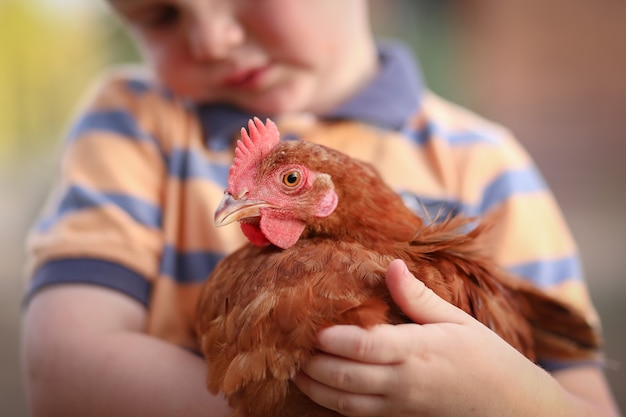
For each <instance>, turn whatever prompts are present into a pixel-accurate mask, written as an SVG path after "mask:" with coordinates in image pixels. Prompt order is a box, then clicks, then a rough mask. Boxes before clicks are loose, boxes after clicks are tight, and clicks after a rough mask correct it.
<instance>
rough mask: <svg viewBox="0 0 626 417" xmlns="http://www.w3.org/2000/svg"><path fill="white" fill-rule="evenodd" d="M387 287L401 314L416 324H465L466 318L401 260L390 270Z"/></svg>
mask: <svg viewBox="0 0 626 417" xmlns="http://www.w3.org/2000/svg"><path fill="white" fill-rule="evenodd" d="M387 287H388V288H389V292H390V293H391V297H392V298H393V300H394V301H395V303H396V304H397V305H398V307H400V309H401V310H402V312H403V313H404V314H406V315H407V316H408V317H409V319H411V320H413V321H414V322H415V323H419V324H428V323H459V324H460V323H463V322H465V321H466V320H467V317H468V316H467V314H466V313H465V312H464V311H463V310H461V309H459V308H457V307H456V306H454V305H452V304H450V303H448V302H447V301H445V300H444V299H442V298H441V297H439V296H438V295H437V294H435V293H434V292H433V291H432V290H431V289H430V288H428V287H427V286H426V285H424V283H423V282H422V281H420V280H419V279H417V278H415V277H414V276H413V275H412V274H411V272H409V270H408V269H407V267H406V264H405V263H404V262H403V261H401V260H400V259H396V260H394V261H392V262H391V263H390V264H389V267H388V268H387Z"/></svg>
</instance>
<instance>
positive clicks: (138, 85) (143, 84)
mask: <svg viewBox="0 0 626 417" xmlns="http://www.w3.org/2000/svg"><path fill="white" fill-rule="evenodd" d="M126 88H127V89H128V91H130V92H131V93H134V94H137V95H143V94H147V93H155V94H158V95H159V96H161V97H162V98H164V99H166V100H169V101H172V100H174V99H175V97H174V95H173V94H172V92H171V91H169V90H167V89H165V88H163V87H162V86H159V85H156V84H152V83H150V82H148V81H146V80H142V79H129V80H126Z"/></svg>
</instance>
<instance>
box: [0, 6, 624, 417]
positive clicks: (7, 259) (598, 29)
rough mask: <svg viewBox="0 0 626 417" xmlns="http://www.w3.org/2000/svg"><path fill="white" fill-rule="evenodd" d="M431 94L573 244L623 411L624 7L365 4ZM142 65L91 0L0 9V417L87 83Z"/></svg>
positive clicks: (8, 399)
mask: <svg viewBox="0 0 626 417" xmlns="http://www.w3.org/2000/svg"><path fill="white" fill-rule="evenodd" d="M371 4H372V7H373V14H374V18H375V27H376V30H377V32H378V33H379V34H380V35H381V36H386V37H395V36H399V37H402V38H404V39H405V40H407V41H408V42H409V43H410V44H411V46H412V47H413V48H414V49H415V51H416V52H417V54H418V56H419V57H420V60H421V64H422V66H423V70H424V74H425V78H426V80H427V83H428V84H429V86H430V88H431V89H432V90H434V91H435V92H436V93H438V94H440V95H442V96H444V97H446V98H448V99H451V100H453V101H456V102H458V103H460V104H462V105H464V106H466V107H469V108H470V109H472V110H474V111H476V112H478V113H480V114H482V115H484V116H486V117H488V118H491V119H492V120H495V121H498V122H500V123H502V124H505V125H506V126H508V127H509V128H511V129H512V130H513V131H514V133H515V134H516V135H517V136H518V138H519V139H520V140H521V141H522V142H523V143H524V145H525V146H526V147H527V148H528V150H529V151H530V153H531V154H532V155H533V157H534V158H535V160H536V162H537V164H538V165H539V167H540V169H541V170H542V172H543V174H544V176H545V178H546V180H547V182H548V183H549V185H550V186H551V187H552V189H553V191H554V193H555V195H556V197H557V199H558V200H559V203H560V204H561V206H562V209H563V211H564V213H565V216H566V218H567V220H568V222H569V224H570V226H571V228H572V230H573V233H574V235H575V237H576V239H577V241H578V243H579V246H580V249H581V252H582V256H583V261H584V264H585V269H586V273H587V276H588V279H589V286H590V290H591V295H592V297H593V299H594V302H595V304H596V306H597V309H598V310H599V313H600V316H601V318H602V320H603V323H604V330H605V339H606V352H607V356H608V358H609V361H608V369H607V375H608V378H609V380H610V382H611V385H612V387H613V390H614V393H615V396H616V397H617V400H618V402H619V403H620V405H621V407H622V410H624V409H626V326H625V325H624V322H625V319H626V302H624V300H625V299H626V279H625V271H626V253H625V248H626V245H625V244H624V243H623V239H624V238H626V221H625V217H626V211H625V210H624V205H625V204H626V161H624V158H625V156H626V42H624V40H625V39H626V25H624V24H623V22H624V21H626V2H624V1H621V0H595V1H593V2H572V1H570V0H541V1H528V0H508V1H501V0H463V1H460V0H388V1H384V2H383V1H371ZM136 60H138V58H137V54H136V52H135V50H134V49H133V47H132V45H131V43H130V42H129V40H128V38H127V37H126V35H125V33H124V32H123V30H122V29H121V27H120V25H119V24H118V22H117V21H116V20H115V18H114V17H112V16H111V15H110V13H109V12H108V9H107V7H106V6H105V4H104V3H103V2H102V1H101V0H92V1H81V0H0V260H1V265H2V268H1V269H0V335H1V336H0V370H1V372H0V415H2V416H15V417H22V416H27V415H28V413H27V411H26V407H25V400H24V394H23V389H22V381H21V378H20V374H19V363H18V358H19V313H20V294H21V292H22V289H23V286H24V284H23V283H24V277H23V265H24V260H25V255H24V239H25V237H26V234H27V232H28V228H29V225H30V223H31V222H32V221H33V220H34V218H35V216H36V215H37V212H38V210H39V209H40V207H41V205H42V204H43V201H44V199H45V196H46V193H47V191H48V189H49V187H50V184H51V178H53V177H54V175H55V173H56V170H57V169H58V167H57V157H58V150H59V146H60V142H61V140H62V135H63V130H64V128H65V126H66V124H67V123H68V121H69V118H70V117H71V115H72V112H73V110H74V109H75V107H76V104H77V101H78V100H79V99H80V97H81V95H82V94H83V93H84V91H85V89H87V88H88V86H89V85H90V83H91V82H92V81H93V79H94V78H95V77H96V76H97V74H98V73H99V72H100V71H101V70H102V69H103V68H104V67H106V66H108V65H111V64H112V63H115V62H128V61H136Z"/></svg>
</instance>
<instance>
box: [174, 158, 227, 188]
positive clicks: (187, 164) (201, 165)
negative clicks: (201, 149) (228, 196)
mask: <svg viewBox="0 0 626 417" xmlns="http://www.w3.org/2000/svg"><path fill="white" fill-rule="evenodd" d="M229 169H230V165H229V164H217V163H214V162H210V161H207V160H206V159H205V158H204V157H203V156H202V155H201V154H200V153H198V152H193V151H189V150H184V149H176V150H174V151H172V153H171V155H170V156H169V163H168V171H169V175H170V176H172V177H175V178H178V179H180V180H187V179H189V178H202V179H206V180H209V181H212V182H214V183H216V184H218V185H219V186H220V187H222V188H226V184H227V182H228V170H229Z"/></svg>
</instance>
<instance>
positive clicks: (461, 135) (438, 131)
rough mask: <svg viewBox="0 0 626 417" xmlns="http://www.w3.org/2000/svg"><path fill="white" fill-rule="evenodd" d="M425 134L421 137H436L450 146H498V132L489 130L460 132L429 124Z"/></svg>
mask: <svg viewBox="0 0 626 417" xmlns="http://www.w3.org/2000/svg"><path fill="white" fill-rule="evenodd" d="M424 130H425V132H423V133H422V134H421V135H422V136H426V135H427V136H433V135H436V136H437V137H440V138H442V139H444V140H445V141H447V142H448V143H449V144H450V145H452V146H469V145H477V144H488V145H498V144H499V143H500V141H499V137H500V135H499V132H496V131H493V132H492V131H491V130H489V129H483V130H478V131H475V130H462V131H453V130H450V129H449V128H447V127H446V126H445V125H442V124H439V123H436V122H432V121H431V122H430V123H428V124H427V125H426V126H425V127H424Z"/></svg>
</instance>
